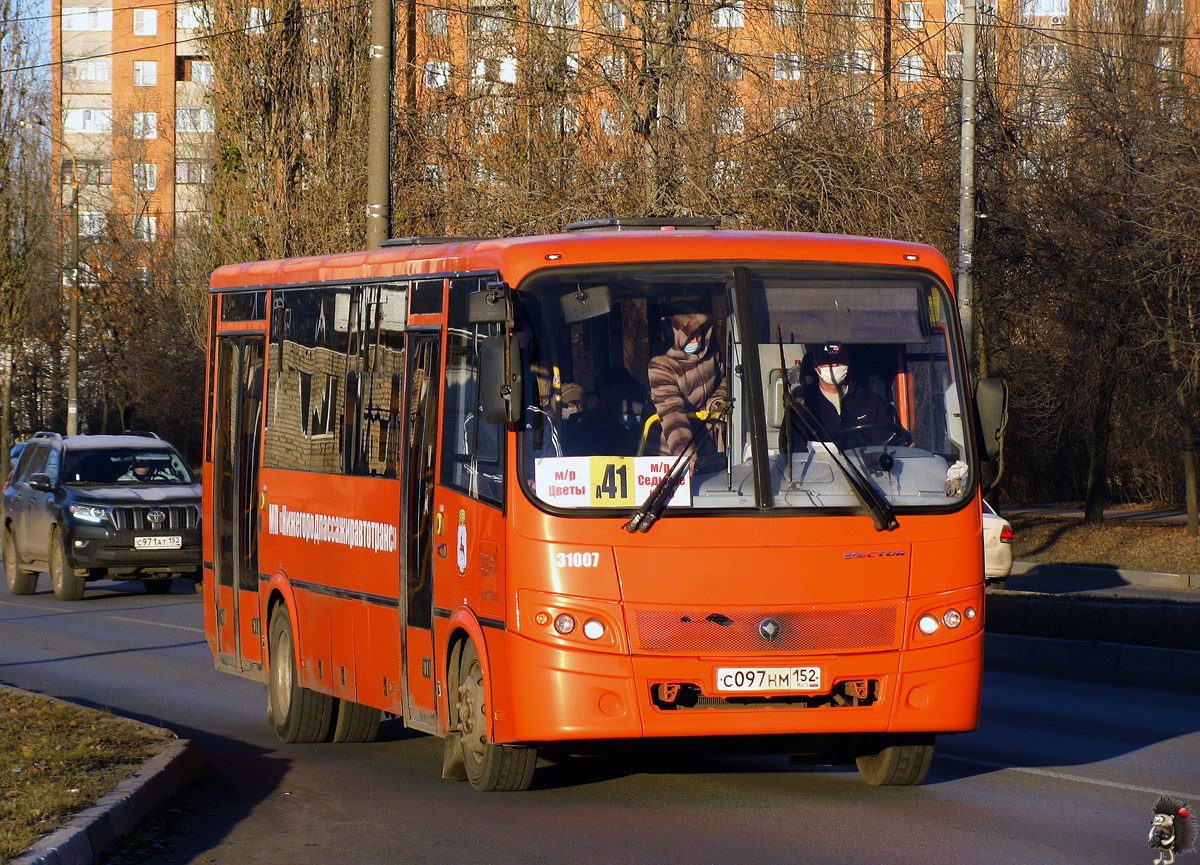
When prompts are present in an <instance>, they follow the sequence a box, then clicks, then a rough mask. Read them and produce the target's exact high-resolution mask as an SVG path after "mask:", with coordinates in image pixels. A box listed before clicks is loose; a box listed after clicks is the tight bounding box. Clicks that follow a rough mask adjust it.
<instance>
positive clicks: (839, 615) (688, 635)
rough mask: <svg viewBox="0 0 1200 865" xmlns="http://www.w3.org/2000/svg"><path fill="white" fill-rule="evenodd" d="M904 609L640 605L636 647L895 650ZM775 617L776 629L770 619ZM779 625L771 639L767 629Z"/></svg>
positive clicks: (677, 651) (665, 651)
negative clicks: (764, 609) (757, 609)
mask: <svg viewBox="0 0 1200 865" xmlns="http://www.w3.org/2000/svg"><path fill="white" fill-rule="evenodd" d="M898 613H899V608H898V607H896V606H894V605H893V606H882V607H866V608H863V607H855V608H853V609H824V610H793V611H770V612H746V611H744V610H742V611H736V612H713V611H712V610H703V611H701V610H671V611H667V610H636V611H634V614H633V623H634V633H633V634H632V642H633V646H634V650H635V651H637V652H644V653H649V654H656V655H696V654H704V655H711V654H735V655H743V654H751V655H753V654H770V655H785V654H795V653H797V652H828V651H844V650H853V649H860V650H872V649H889V648H893V647H894V646H895V644H896V633H897V626H898ZM770 621H773V622H774V623H775V626H776V627H775V628H774V629H773V628H771V627H770V626H769V625H764V623H767V622H770ZM773 630H774V637H773V638H771V639H768V638H767V637H766V636H764V633H770V632H771V631H773Z"/></svg>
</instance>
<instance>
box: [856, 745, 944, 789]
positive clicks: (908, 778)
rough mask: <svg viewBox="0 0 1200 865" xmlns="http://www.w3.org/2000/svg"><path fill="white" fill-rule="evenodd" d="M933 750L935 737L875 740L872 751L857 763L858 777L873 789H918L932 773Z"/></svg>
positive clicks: (859, 756) (858, 759)
mask: <svg viewBox="0 0 1200 865" xmlns="http://www.w3.org/2000/svg"><path fill="white" fill-rule="evenodd" d="M875 747H878V750H874V748H875ZM933 747H934V737H933V736H932V735H928V736H905V737H903V738H902V739H901V738H899V737H896V738H885V739H882V740H875V742H874V744H873V745H871V746H870V748H871V750H869V751H868V752H867V753H865V754H863V753H860V754H859V755H858V757H857V759H856V760H855V763H856V764H857V765H858V774H859V776H860V777H861V778H862V779H863V781H865V782H866V783H868V784H870V785H871V786H872V787H912V786H915V785H917V784H920V783H921V782H922V781H924V780H925V776H926V775H928V774H929V767H930V765H931V764H932V763H933Z"/></svg>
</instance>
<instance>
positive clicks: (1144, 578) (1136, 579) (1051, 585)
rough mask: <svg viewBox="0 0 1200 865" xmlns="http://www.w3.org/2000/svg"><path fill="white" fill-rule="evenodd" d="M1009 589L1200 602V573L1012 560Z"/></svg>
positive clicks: (1058, 593) (1053, 593)
mask: <svg viewBox="0 0 1200 865" xmlns="http://www.w3.org/2000/svg"><path fill="white" fill-rule="evenodd" d="M1007 589H1008V590H1009V591H1015V592H1037V593H1040V594H1050V595H1068V594H1084V595H1089V596H1092V597H1103V598H1137V599H1140V600H1153V601H1169V602H1176V603H1200V574H1163V573H1154V572H1151V571H1134V570H1129V569H1127V568H1114V567H1112V566H1111V565H1057V564H1047V563H1044V562H1013V568H1012V573H1011V574H1009V577H1008V581H1007Z"/></svg>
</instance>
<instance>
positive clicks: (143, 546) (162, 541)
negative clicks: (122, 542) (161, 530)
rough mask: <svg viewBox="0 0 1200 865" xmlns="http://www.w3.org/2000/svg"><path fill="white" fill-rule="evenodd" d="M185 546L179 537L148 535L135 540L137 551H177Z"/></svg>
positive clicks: (134, 546) (134, 544)
mask: <svg viewBox="0 0 1200 865" xmlns="http://www.w3.org/2000/svg"><path fill="white" fill-rule="evenodd" d="M182 546H183V538H182V537H180V536H179V535H147V536H144V537H139V538H134V539H133V548H134V549H135V550H177V549H179V548H180V547H182Z"/></svg>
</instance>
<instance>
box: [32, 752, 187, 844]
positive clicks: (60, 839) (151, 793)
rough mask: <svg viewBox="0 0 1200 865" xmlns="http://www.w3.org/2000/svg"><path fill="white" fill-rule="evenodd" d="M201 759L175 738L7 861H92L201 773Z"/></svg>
mask: <svg viewBox="0 0 1200 865" xmlns="http://www.w3.org/2000/svg"><path fill="white" fill-rule="evenodd" d="M201 767H202V761H201V759H200V754H199V752H198V751H197V750H196V747H195V745H194V744H193V743H192V742H191V740H189V739H174V740H172V741H170V742H168V743H167V747H166V748H164V749H163V750H162V752H161V753H159V754H158V755H157V756H155V757H152V758H151V759H149V760H147V761H146V763H145V764H143V766H142V768H141V769H139V770H138V771H137V772H135V773H134V774H133V775H131V776H130V777H129V778H127V779H125V780H124V781H122V782H121V783H120V784H118V785H117V787H116V789H114V790H113V791H112V792H111V793H108V794H107V795H105V796H102V797H100V799H99V800H98V801H97V802H96V804H95V805H93V806H92V807H90V808H87V809H85V810H83V811H80V812H79V813H78V814H76V815H75V816H74V817H72V818H71V820H70V821H69V822H68V823H67V824H66V825H65V826H63V827H62V828H61V829H59V830H57V831H55V832H52V833H51V834H49V835H47V836H46V837H45V838H42V839H40V840H39V841H38V842H37V843H36V844H34V845H33V846H32V847H30V848H29V849H28V850H26V851H25V852H24V853H22V854H21V855H20V856H18V857H17V858H16V859H12V860H10V862H9V865H91V863H93V862H95V861H96V859H98V858H99V857H100V855H101V854H103V853H105V852H107V851H108V850H110V849H112V847H113V845H114V844H115V843H116V841H117V839H119V838H123V837H125V836H126V835H129V834H132V832H133V831H134V829H136V828H137V825H138V823H139V822H140V821H141V820H142V818H144V817H145V816H146V815H147V814H148V813H150V811H152V810H153V809H154V808H155V807H157V806H158V805H160V804H162V803H163V801H164V800H166V799H167V798H169V797H170V796H171V795H173V794H174V793H176V792H178V791H179V790H180V789H181V788H182V787H183V786H184V785H185V784H186V783H187V782H188V781H190V780H192V778H194V777H196V775H198V774H199V773H200V769H201Z"/></svg>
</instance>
